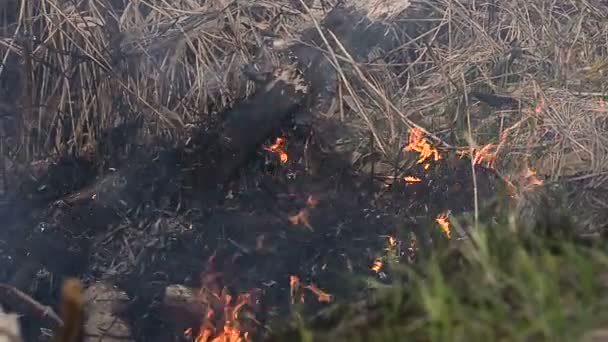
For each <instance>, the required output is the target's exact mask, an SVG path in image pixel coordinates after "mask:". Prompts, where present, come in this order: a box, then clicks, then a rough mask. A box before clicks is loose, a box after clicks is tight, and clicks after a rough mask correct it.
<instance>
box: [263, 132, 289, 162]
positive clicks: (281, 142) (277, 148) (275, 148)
mask: <svg viewBox="0 0 608 342" xmlns="http://www.w3.org/2000/svg"><path fill="white" fill-rule="evenodd" d="M286 142H287V140H285V138H281V137H279V138H277V140H276V141H275V143H274V144H272V145H271V146H268V147H264V149H265V150H266V151H269V152H272V153H275V154H277V155H278V156H279V160H281V164H285V163H287V161H288V160H289V156H288V155H287V152H285V144H286Z"/></svg>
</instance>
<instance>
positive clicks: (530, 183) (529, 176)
mask: <svg viewBox="0 0 608 342" xmlns="http://www.w3.org/2000/svg"><path fill="white" fill-rule="evenodd" d="M523 178H524V180H525V183H526V184H525V186H526V187H534V186H539V185H542V184H543V183H544V182H543V180H541V179H539V178H538V177H537V176H536V172H534V171H532V170H531V169H530V168H526V171H524V175H523Z"/></svg>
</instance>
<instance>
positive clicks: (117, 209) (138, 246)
mask: <svg viewBox="0 0 608 342" xmlns="http://www.w3.org/2000/svg"><path fill="white" fill-rule="evenodd" d="M205 127H208V126H205ZM288 127H289V126H288ZM292 127H293V126H292ZM118 129H124V127H123V128H117V130H118ZM311 132H312V129H311V128H310V127H297V128H295V129H289V130H286V131H283V132H280V131H277V132H276V133H277V135H283V136H285V137H286V139H287V146H286V150H287V153H288V155H289V161H288V162H287V163H286V164H281V163H280V162H279V160H278V158H277V155H275V154H273V153H271V152H268V151H266V150H264V149H263V148H262V146H257V147H256V149H255V152H254V153H253V154H252V158H250V160H249V162H248V163H247V164H245V165H244V166H243V167H241V168H240V169H239V171H238V172H237V174H235V175H233V176H231V177H226V178H227V179H228V180H229V181H228V182H226V183H225V184H224V185H223V186H217V184H211V183H213V182H209V179H208V178H210V176H209V174H210V173H209V169H211V168H213V167H214V166H215V165H216V164H214V163H212V162H211V161H212V160H214V158H216V157H217V156H219V155H220V154H219V153H218V152H217V151H213V150H212V149H213V146H210V145H208V144H205V143H204V141H205V139H204V138H203V139H200V141H199V140H197V139H188V138H185V139H184V141H183V142H182V143H180V144H178V145H177V146H175V145H169V144H165V145H163V144H159V143H155V144H156V145H155V146H156V147H154V148H151V147H150V146H137V145H136V144H114V145H115V146H113V147H112V148H110V151H111V152H109V150H108V149H107V148H106V149H105V150H104V149H102V148H98V150H97V154H94V155H95V156H94V157H93V158H92V157H91V156H89V158H88V159H87V158H83V157H78V158H77V157H64V158H63V159H61V160H60V161H58V162H54V163H49V165H48V167H46V168H45V169H44V170H43V171H42V172H41V174H42V176H41V177H39V178H38V179H37V180H31V181H28V182H24V183H23V184H24V185H22V187H21V188H20V189H21V190H20V191H18V192H16V193H14V194H13V197H12V198H11V200H10V201H9V202H8V204H7V207H6V208H5V210H4V213H3V216H4V218H3V222H5V224H6V229H3V230H2V234H3V236H0V241H3V244H2V246H0V257H1V258H2V263H3V265H7V267H3V269H2V271H1V273H0V281H1V282H5V283H8V284H11V285H14V286H16V287H18V288H20V289H23V290H24V291H26V292H29V293H31V294H32V295H33V297H34V298H35V299H37V300H38V301H40V302H41V303H44V304H48V305H51V306H54V305H56V304H57V298H58V287H60V283H61V279H62V278H63V277H66V276H77V277H79V278H81V279H84V280H85V282H87V283H92V282H95V281H97V280H102V279H103V280H107V281H110V282H111V283H114V284H116V286H118V287H119V288H121V289H122V290H125V291H126V292H127V293H128V294H129V297H130V299H131V304H130V305H129V307H128V309H127V310H125V311H124V312H122V313H120V315H122V316H124V317H127V319H128V321H129V322H130V324H131V325H132V328H133V332H134V334H135V337H136V340H138V341H139V340H146V341H170V340H180V339H181V338H183V337H181V336H180V334H179V333H178V332H180V331H183V330H184V329H185V328H187V327H192V326H195V327H196V325H197V324H198V323H200V322H197V321H199V320H200V318H199V317H184V318H183V319H180V320H179V322H175V320H174V319H171V318H168V317H166V316H167V313H166V312H165V311H163V310H162V305H160V304H161V303H162V300H163V294H164V290H165V288H166V287H167V286H168V285H171V284H183V285H186V286H189V287H193V288H200V287H201V282H202V281H203V279H206V277H208V276H210V275H217V276H218V278H217V282H216V284H217V285H222V286H227V287H228V288H229V289H230V290H231V293H241V292H245V291H251V290H252V289H257V291H258V293H260V294H262V296H261V299H260V305H261V308H260V309H259V310H258V312H257V316H256V318H257V320H258V321H259V322H260V324H262V325H267V326H272V324H273V323H277V322H280V321H281V320H282V319H285V318H287V317H288V315H289V312H290V310H291V307H290V285H289V277H290V275H297V276H298V277H299V278H300V279H301V281H302V283H306V284H307V283H311V282H312V283H315V284H317V285H318V286H319V287H320V288H321V289H323V290H325V291H326V292H328V293H330V294H331V295H332V296H333V299H335V301H337V302H340V301H352V300H356V299H359V298H362V297H365V293H366V287H367V285H366V282H365V281H364V278H365V277H375V278H376V279H378V275H376V274H375V273H374V272H372V271H371V270H370V266H371V265H372V263H373V261H374V259H375V258H376V257H377V256H379V255H381V254H382V252H383V249H384V248H385V247H386V237H387V236H388V235H391V236H396V237H397V238H398V239H399V240H400V241H402V243H406V242H409V240H410V236H411V235H410V232H413V233H414V234H415V236H416V238H417V240H418V241H419V243H418V244H419V246H420V248H424V246H425V244H427V243H429V241H430V240H429V239H430V238H431V235H432V234H431V233H432V232H431V231H430V230H431V229H437V230H439V228H437V227H436V225H434V219H435V217H437V216H438V215H439V214H440V213H443V212H445V211H447V210H451V212H452V215H456V214H459V213H463V212H469V211H471V210H472V205H473V204H472V198H473V194H472V191H473V190H472V189H473V185H472V177H471V164H470V161H469V160H467V159H459V158H457V157H450V156H448V157H447V158H443V159H441V160H439V161H437V162H433V166H432V168H431V169H430V170H428V171H425V170H423V168H422V166H421V165H415V166H414V167H413V168H412V169H411V170H408V171H407V174H409V175H415V176H418V177H420V178H422V179H423V180H422V182H419V183H415V184H405V183H404V182H403V181H398V182H392V184H390V183H391V182H389V183H388V184H387V182H386V180H385V179H384V180H383V178H382V177H377V176H375V175H370V174H361V173H357V172H355V170H353V169H352V168H351V166H350V163H349V162H348V161H347V159H346V157H345V156H341V155H340V154H337V153H333V152H331V151H329V152H328V151H324V147H323V148H322V147H320V146H318V144H317V143H315V141H317V140H318V139H315V138H314V135H311ZM315 132H317V133H316V134H317V135H319V133H318V130H317V131H315ZM119 133H120V132H119ZM203 133H204V132H203ZM203 133H201V130H199V129H194V130H193V133H192V136H193V137H197V136H198V137H200V136H201V134H203ZM281 133H282V134H281ZM112 134H114V135H113V139H112V141H120V139H117V138H116V135H115V133H112ZM123 134H124V133H123ZM311 137H312V138H311ZM273 141H274V138H273V139H271V140H268V141H267V144H268V145H270V144H271V143H272V142H273ZM197 144H199V145H197ZM127 145H129V146H127ZM201 146H203V147H201ZM104 148H105V147H104ZM100 153H104V154H103V155H100ZM405 157H406V156H404V158H405ZM414 157H415V156H414ZM206 160H208V161H209V162H205V161H206ZM100 170H101V171H100ZM108 170H111V171H108ZM399 171H401V172H402V171H403V170H399ZM213 174H215V171H214V173H213ZM396 174H399V173H396ZM476 174H477V181H478V191H479V195H480V198H481V199H482V200H485V199H489V198H491V197H492V196H493V195H494V193H495V191H496V190H495V189H496V185H497V178H496V177H495V176H494V174H493V173H492V172H491V171H489V170H486V169H483V168H478V169H477V170H476ZM310 196H313V198H315V199H316V200H317V201H318V205H316V206H314V207H311V206H310V205H309V204H308V205H307V201H308V200H309V197H310ZM302 209H304V210H306V211H307V212H308V214H309V225H308V226H307V225H306V223H305V222H299V224H293V223H292V222H290V220H289V216H290V215H296V214H298V213H299V212H300V210H302ZM430 227H432V228H430ZM435 236H436V235H435ZM361 277H363V278H361ZM383 280H384V281H390V275H388V277H386V278H385V279H383ZM306 298H307V299H306V304H305V305H304V310H305V312H308V313H309V314H314V312H315V311H317V310H318V309H319V308H321V307H324V306H327V303H318V302H317V301H316V299H315V297H314V296H310V297H306ZM23 322H24V324H25V329H26V332H27V337H28V338H29V339H28V340H44V339H43V338H41V333H40V328H41V322H40V320H38V319H36V318H33V317H27V316H26V317H24V318H23ZM264 331H265V330H264V329H259V332H261V333H263V332H264Z"/></svg>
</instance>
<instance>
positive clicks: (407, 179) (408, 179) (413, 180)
mask: <svg viewBox="0 0 608 342" xmlns="http://www.w3.org/2000/svg"><path fill="white" fill-rule="evenodd" d="M403 180H404V181H405V182H406V183H408V184H411V183H418V182H422V179H420V178H418V177H415V176H406V177H404V178H403Z"/></svg>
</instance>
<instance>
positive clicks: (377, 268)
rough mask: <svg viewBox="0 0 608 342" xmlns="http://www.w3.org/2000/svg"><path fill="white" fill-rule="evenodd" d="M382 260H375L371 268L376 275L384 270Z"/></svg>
mask: <svg viewBox="0 0 608 342" xmlns="http://www.w3.org/2000/svg"><path fill="white" fill-rule="evenodd" d="M382 266H383V264H382V259H380V258H376V260H374V263H373V264H372V266H371V267H370V269H371V270H372V271H374V272H376V273H378V272H380V270H381V269H382Z"/></svg>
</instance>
